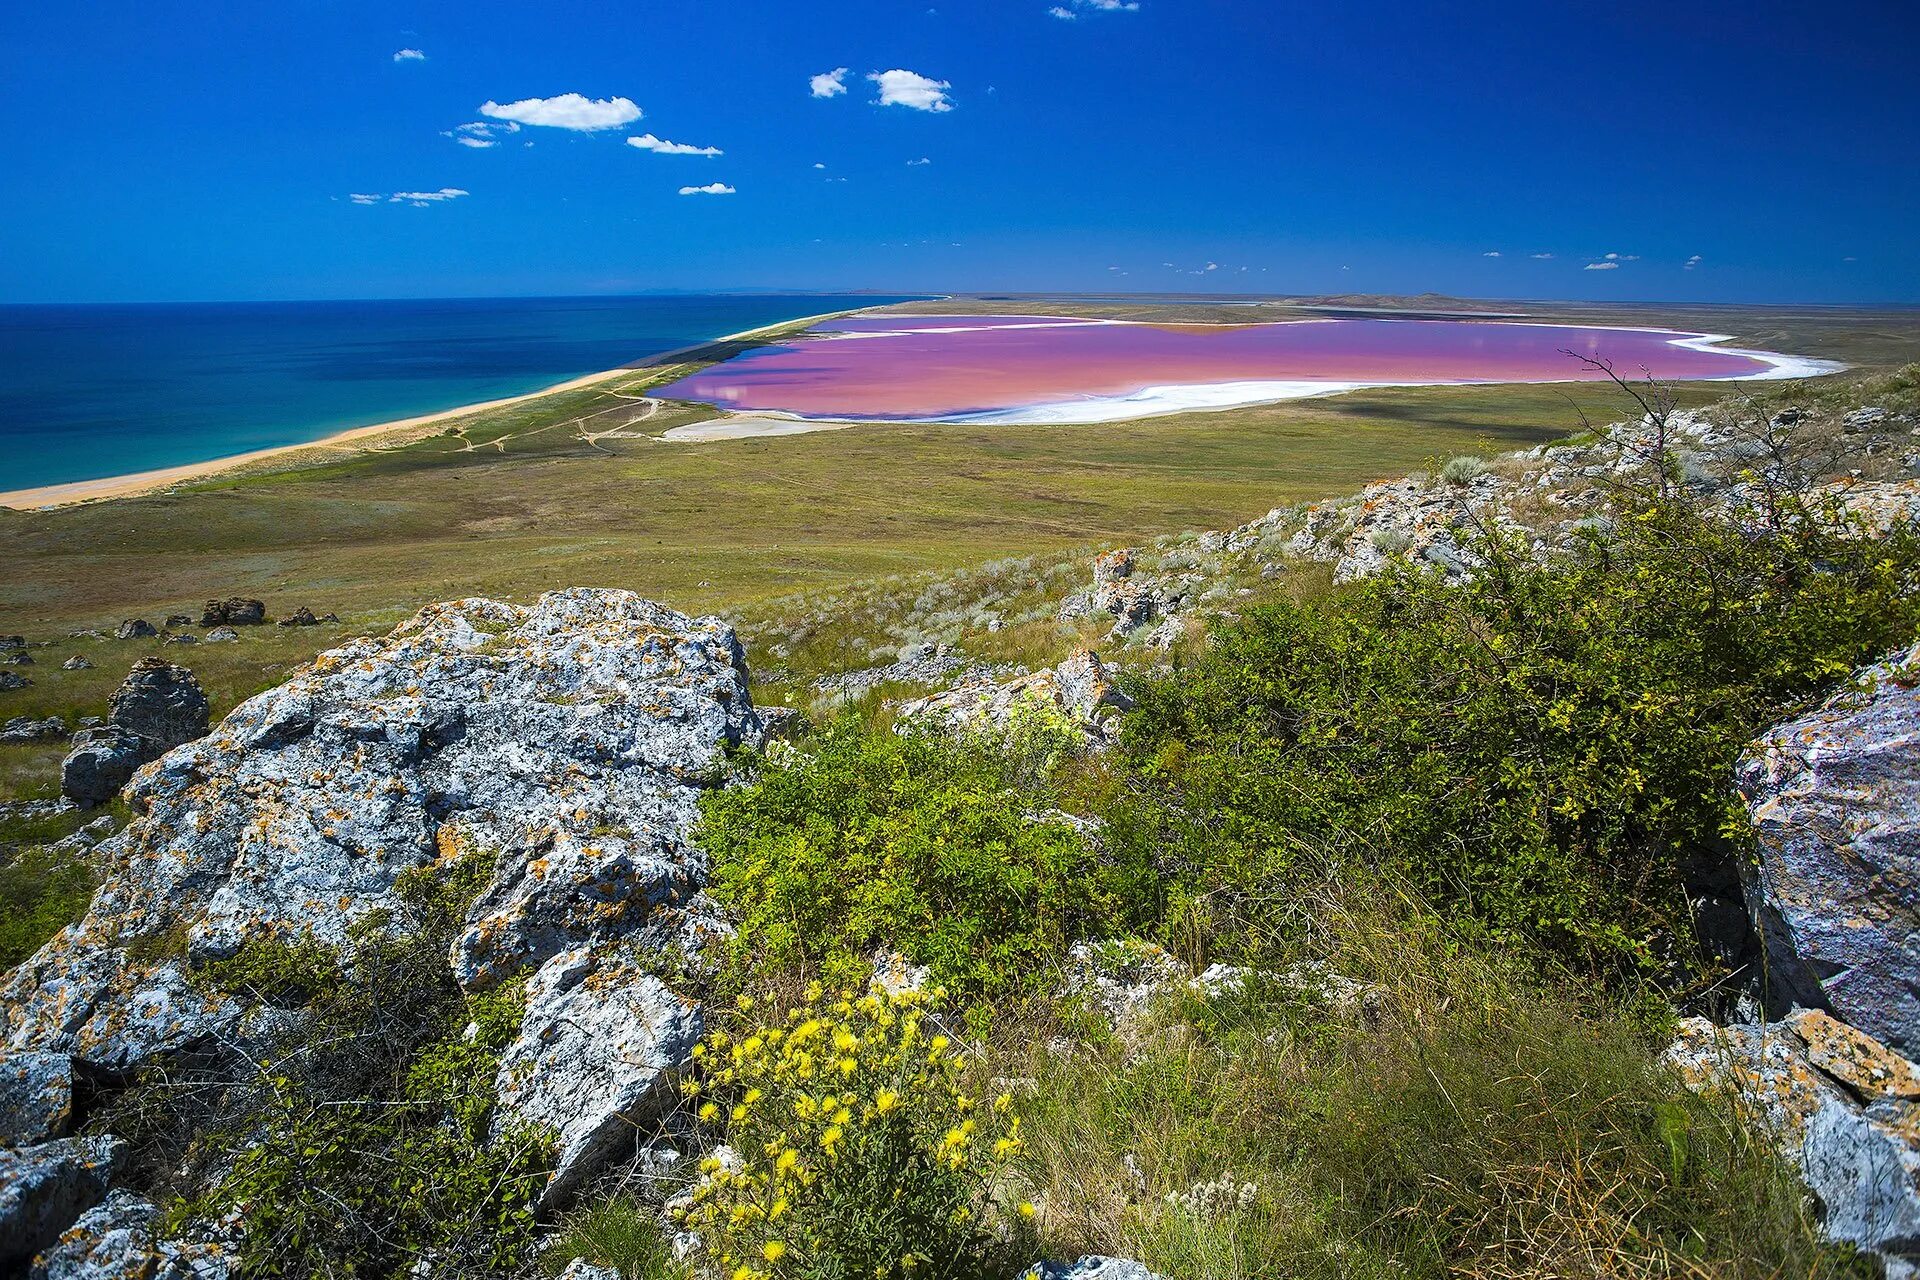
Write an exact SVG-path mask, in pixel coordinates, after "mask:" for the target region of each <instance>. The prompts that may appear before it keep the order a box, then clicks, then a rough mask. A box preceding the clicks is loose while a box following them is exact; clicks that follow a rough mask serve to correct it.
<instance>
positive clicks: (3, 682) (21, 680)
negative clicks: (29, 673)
mask: <svg viewBox="0 0 1920 1280" xmlns="http://www.w3.org/2000/svg"><path fill="white" fill-rule="evenodd" d="M32 683H33V681H31V680H29V679H27V678H26V677H25V676H23V675H21V674H20V673H19V672H18V671H0V693H6V692H10V691H11V690H14V689H25V688H27V687H28V686H29V685H31V684H32Z"/></svg>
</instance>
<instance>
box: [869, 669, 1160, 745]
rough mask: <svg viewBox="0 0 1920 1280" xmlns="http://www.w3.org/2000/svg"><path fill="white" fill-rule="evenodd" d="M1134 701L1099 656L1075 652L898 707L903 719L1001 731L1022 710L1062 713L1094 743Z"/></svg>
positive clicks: (1105, 735) (1101, 739)
mask: <svg viewBox="0 0 1920 1280" xmlns="http://www.w3.org/2000/svg"><path fill="white" fill-rule="evenodd" d="M1132 705H1133V701H1132V699H1130V698H1128V697H1127V695H1126V694H1124V693H1122V692H1121V691H1120V689H1119V687H1118V686H1117V685H1115V684H1114V682H1113V679H1112V676H1111V675H1110V674H1109V672H1108V671H1107V668H1106V666H1105V664H1104V663H1102V662H1101V661H1100V655H1099V654H1097V653H1095V652H1094V651H1093V650H1091V649H1080V650H1076V651H1075V652H1074V653H1073V655H1072V656H1070V657H1069V658H1068V659H1067V660H1066V661H1065V662H1062V663H1061V664H1060V665H1059V666H1057V667H1053V668H1051V669H1048V670H1044V671H1035V672H1031V673H1029V674H1027V675H1024V676H1018V677H1016V678H1014V679H1012V680H1008V681H1005V682H1003V683H999V684H993V683H984V682H983V683H979V684H962V685H959V686H957V687H955V688H952V689H948V690H946V691H945V692H942V693H936V694H933V695H931V696H930V697H925V698H916V699H914V700H913V701H912V702H908V703H904V704H902V705H901V707H900V717H901V719H903V720H913V719H920V718H930V719H933V720H936V721H943V722H945V723H946V724H948V725H950V726H952V727H954V728H981V727H985V728H993V729H1005V728H1006V727H1007V726H1008V725H1009V724H1011V723H1012V722H1013V721H1014V719H1015V718H1016V717H1017V716H1018V715H1019V714H1020V712H1021V710H1022V709H1023V708H1028V709H1031V708H1035V707H1038V708H1041V709H1043V710H1045V711H1047V712H1051V713H1053V714H1056V715H1060V716H1064V717H1065V718H1066V719H1067V720H1068V721H1070V722H1071V723H1072V724H1073V725H1074V726H1075V727H1077V728H1078V729H1079V730H1080V731H1081V732H1082V733H1084V734H1086V735H1087V737H1088V738H1089V739H1090V740H1091V741H1093V742H1096V743H1104V742H1106V741H1107V740H1108V738H1109V736H1110V734H1111V731H1112V729H1113V725H1114V721H1115V720H1116V719H1117V718H1118V716H1119V714H1120V712H1122V711H1125V710H1126V709H1127V708H1129V707H1131V706H1132Z"/></svg>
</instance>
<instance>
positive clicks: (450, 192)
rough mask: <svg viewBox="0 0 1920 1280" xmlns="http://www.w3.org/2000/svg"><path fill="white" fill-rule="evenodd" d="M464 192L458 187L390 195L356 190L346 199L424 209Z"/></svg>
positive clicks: (363, 202)
mask: <svg viewBox="0 0 1920 1280" xmlns="http://www.w3.org/2000/svg"><path fill="white" fill-rule="evenodd" d="M466 194H467V193H466V192H465V191H462V190H461V189H460V188H459V187H442V188H440V189H439V190H438V191H396V192H394V193H393V194H392V195H390V196H384V195H372V194H369V193H367V192H364V191H356V192H354V193H353V194H352V195H349V196H348V197H347V199H349V200H351V201H353V202H354V203H355V204H410V205H412V206H413V207H414V208H416V209H424V208H426V207H427V206H428V205H430V204H445V203H446V202H447V201H449V200H458V199H459V198H460V197H461V196H464V195H466Z"/></svg>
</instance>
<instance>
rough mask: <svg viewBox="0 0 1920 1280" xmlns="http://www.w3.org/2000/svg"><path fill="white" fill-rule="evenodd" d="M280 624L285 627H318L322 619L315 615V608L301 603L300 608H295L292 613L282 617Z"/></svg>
mask: <svg viewBox="0 0 1920 1280" xmlns="http://www.w3.org/2000/svg"><path fill="white" fill-rule="evenodd" d="M279 625H281V626H283V627H317V626H319V625H320V619H318V618H316V617H314V616H313V610H311V609H309V608H307V606H305V605H301V606H300V607H299V608H298V609H295V610H294V611H293V612H292V613H290V614H288V615H287V616H286V617H284V618H282V619H280V623H279Z"/></svg>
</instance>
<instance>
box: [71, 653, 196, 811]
mask: <svg viewBox="0 0 1920 1280" xmlns="http://www.w3.org/2000/svg"><path fill="white" fill-rule="evenodd" d="M107 707H108V711H107V717H108V720H107V723H106V724H104V725H101V726H100V727H98V728H93V729H83V730H81V731H80V732H79V733H78V734H76V735H74V739H73V751H72V752H71V753H70V754H69V755H68V756H67V758H66V760H65V761H64V762H63V763H62V764H61V766H60V789H61V791H62V792H64V793H65V794H66V795H67V796H68V797H69V798H71V799H73V800H76V801H78V802H79V803H81V804H87V805H95V804H104V803H106V802H107V801H108V800H111V799H113V797H114V796H116V795H118V794H119V793H120V790H121V788H122V787H124V786H126V784H127V782H128V780H129V779H131V778H132V777H133V775H134V772H135V771H136V770H137V769H139V768H140V766H141V765H143V764H146V763H147V762H148V761H151V760H157V759H159V758H160V757H161V756H162V755H164V754H166V752H167V751H169V750H171V749H172V748H174V747H177V746H179V745H180V744H181V743H183V742H189V741H191V740H192V739H194V738H197V737H199V736H200V735H202V734H204V733H205V732H206V731H207V715H208V711H209V706H208V703H207V695H206V693H205V692H203V691H202V690H201V688H200V682H199V681H198V680H196V679H194V676H193V672H191V671H189V670H187V669H186V668H185V667H177V666H175V665H173V664H172V663H170V662H168V661H167V660H166V659H164V658H142V659H140V661H138V662H136V663H134V664H133V670H132V671H130V672H129V673H128V674H127V678H126V680H125V681H123V682H122V683H121V685H120V687H119V688H118V689H117V690H115V691H114V694H113V696H112V697H111V698H110V699H108V703H107Z"/></svg>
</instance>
